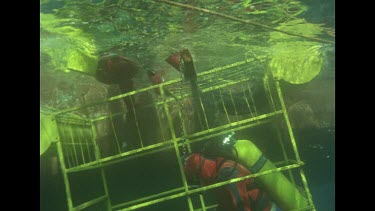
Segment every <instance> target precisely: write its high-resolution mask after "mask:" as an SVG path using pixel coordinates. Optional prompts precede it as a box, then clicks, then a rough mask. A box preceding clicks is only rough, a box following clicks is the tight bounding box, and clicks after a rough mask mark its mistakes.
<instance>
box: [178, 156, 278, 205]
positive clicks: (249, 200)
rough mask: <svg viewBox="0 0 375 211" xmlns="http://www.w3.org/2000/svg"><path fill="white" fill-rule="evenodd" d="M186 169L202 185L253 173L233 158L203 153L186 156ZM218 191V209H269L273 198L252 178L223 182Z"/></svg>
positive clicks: (193, 179) (187, 175)
mask: <svg viewBox="0 0 375 211" xmlns="http://www.w3.org/2000/svg"><path fill="white" fill-rule="evenodd" d="M184 171H185V175H186V178H187V180H188V181H189V182H193V183H194V182H195V183H196V182H199V183H200V184H201V185H203V186H206V185H211V184H214V183H217V182H222V181H225V180H229V179H234V178H239V177H243V176H246V175H250V174H251V172H250V171H249V170H247V169H246V168H245V167H244V166H243V165H241V164H239V163H236V162H234V161H232V160H227V159H225V158H224V157H216V158H207V157H205V156H204V155H202V154H201V153H192V154H190V155H188V156H187V157H186V158H185V159H184ZM216 194H217V199H218V203H219V208H218V211H237V210H238V211H240V210H241V211H242V210H244V211H269V210H271V207H272V201H271V200H270V198H269V197H268V196H267V194H266V193H265V192H264V191H263V190H262V189H261V188H260V187H259V186H258V184H256V183H255V181H254V179H253V178H250V179H246V180H242V181H240V182H238V183H232V184H228V185H225V186H221V187H219V188H218V189H217V191H216Z"/></svg>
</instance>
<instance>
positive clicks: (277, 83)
mask: <svg viewBox="0 0 375 211" xmlns="http://www.w3.org/2000/svg"><path fill="white" fill-rule="evenodd" d="M276 89H277V94H278V96H279V99H280V104H281V108H282V110H283V114H284V118H285V122H286V125H287V128H288V133H289V137H290V140H291V142H292V146H293V150H294V153H295V154H296V160H297V162H298V163H301V159H300V156H299V153H298V149H297V144H296V140H295V138H294V134H293V130H292V126H291V124H290V121H289V117H288V113H287V111H286V107H285V103H284V98H283V95H282V91H281V87H280V83H279V81H276ZM299 171H300V174H301V178H302V183H303V186H304V188H305V190H306V194H307V198H308V201H309V203H310V205H311V206H312V207H313V210H315V206H314V203H313V200H312V196H311V193H310V189H309V187H308V185H307V181H306V177H305V174H304V172H303V170H302V168H299Z"/></svg>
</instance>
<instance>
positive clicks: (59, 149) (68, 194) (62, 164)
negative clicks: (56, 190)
mask: <svg viewBox="0 0 375 211" xmlns="http://www.w3.org/2000/svg"><path fill="white" fill-rule="evenodd" d="M54 118H55V122H56V117H54ZM56 124H57V123H56ZM56 126H58V125H56ZM58 131H59V130H58ZM58 133H59V139H58V140H57V142H56V144H57V154H58V156H59V161H60V168H61V173H62V175H63V179H64V184H65V193H66V200H67V201H68V209H69V211H73V210H74V209H73V201H72V195H71V192H70V183H69V178H68V173H67V172H66V167H65V160H64V154H63V148H62V145H61V134H60V132H58Z"/></svg>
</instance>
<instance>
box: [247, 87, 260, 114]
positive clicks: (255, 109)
mask: <svg viewBox="0 0 375 211" xmlns="http://www.w3.org/2000/svg"><path fill="white" fill-rule="evenodd" d="M247 89H248V90H249V93H250V98H251V102H252V103H253V105H254V112H255V115H256V116H258V112H257V107H256V105H255V101H254V98H253V93H252V92H251V88H250V87H249V83H247Z"/></svg>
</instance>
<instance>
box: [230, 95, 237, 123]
mask: <svg viewBox="0 0 375 211" xmlns="http://www.w3.org/2000/svg"><path fill="white" fill-rule="evenodd" d="M229 95H230V99H231V101H232V105H233V109H234V113H235V114H236V120H237V121H239V119H238V113H237V108H236V104H235V103H234V100H233V95H232V90H231V89H229Z"/></svg>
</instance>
